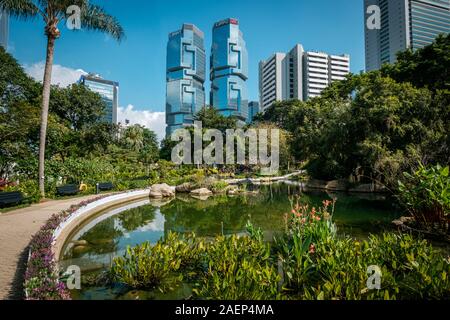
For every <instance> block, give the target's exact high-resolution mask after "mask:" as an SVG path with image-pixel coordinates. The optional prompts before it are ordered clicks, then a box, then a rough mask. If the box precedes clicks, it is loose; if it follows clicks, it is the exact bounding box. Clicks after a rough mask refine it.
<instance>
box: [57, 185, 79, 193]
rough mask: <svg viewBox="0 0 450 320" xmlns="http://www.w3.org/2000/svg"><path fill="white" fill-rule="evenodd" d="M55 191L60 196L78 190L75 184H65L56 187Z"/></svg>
mask: <svg viewBox="0 0 450 320" xmlns="http://www.w3.org/2000/svg"><path fill="white" fill-rule="evenodd" d="M56 191H57V193H58V195H60V196H73V195H76V194H77V193H78V192H80V190H79V188H78V186H77V185H76V184H67V185H65V186H60V187H56Z"/></svg>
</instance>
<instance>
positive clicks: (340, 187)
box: [325, 180, 348, 191]
mask: <svg viewBox="0 0 450 320" xmlns="http://www.w3.org/2000/svg"><path fill="white" fill-rule="evenodd" d="M325 189H327V190H331V191H347V189H348V183H347V181H345V180H333V181H328V183H327V184H326V185H325Z"/></svg>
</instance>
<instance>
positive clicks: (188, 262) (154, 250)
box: [110, 232, 205, 292]
mask: <svg viewBox="0 0 450 320" xmlns="http://www.w3.org/2000/svg"><path fill="white" fill-rule="evenodd" d="M204 251H205V244H204V243H203V241H202V240H197V239H196V238H195V235H188V236H186V237H182V236H180V235H178V234H175V233H172V232H170V233H169V234H168V235H167V238H165V239H162V240H160V241H158V242H157V243H156V244H155V245H151V244H150V243H149V242H145V243H143V244H141V245H139V246H136V247H134V248H130V247H128V248H127V252H126V254H125V255H124V256H123V257H118V258H115V259H114V262H113V266H112V267H111V271H110V274H111V277H112V279H113V280H114V281H118V282H120V283H124V284H126V285H128V286H130V287H133V288H157V289H159V290H160V291H161V292H165V291H167V290H172V289H173V288H174V287H175V286H176V285H177V284H179V283H180V281H181V280H182V279H183V275H182V274H180V273H178V274H177V273H176V272H177V271H179V270H185V271H189V270H195V268H194V267H195V266H196V267H198V266H199V265H201V263H202V259H203V253H204Z"/></svg>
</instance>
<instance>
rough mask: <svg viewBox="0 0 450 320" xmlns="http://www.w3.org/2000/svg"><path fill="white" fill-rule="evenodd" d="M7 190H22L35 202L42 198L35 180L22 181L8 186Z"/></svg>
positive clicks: (30, 200)
mask: <svg viewBox="0 0 450 320" xmlns="http://www.w3.org/2000/svg"><path fill="white" fill-rule="evenodd" d="M6 191H20V192H22V194H23V196H24V197H25V198H27V201H28V202H32V203H35V202H39V200H41V194H40V193H39V186H38V184H37V181H34V180H28V181H22V182H20V183H19V184H18V185H16V186H12V187H8V188H7V189H6Z"/></svg>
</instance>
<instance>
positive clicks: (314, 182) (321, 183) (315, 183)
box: [305, 179, 327, 189]
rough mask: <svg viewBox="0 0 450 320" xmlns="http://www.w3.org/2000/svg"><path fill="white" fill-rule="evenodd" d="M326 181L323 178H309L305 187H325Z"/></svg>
mask: <svg viewBox="0 0 450 320" xmlns="http://www.w3.org/2000/svg"><path fill="white" fill-rule="evenodd" d="M326 186H327V182H326V181H323V180H316V179H310V180H308V182H306V184H305V187H306V188H309V189H325V188H326Z"/></svg>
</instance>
